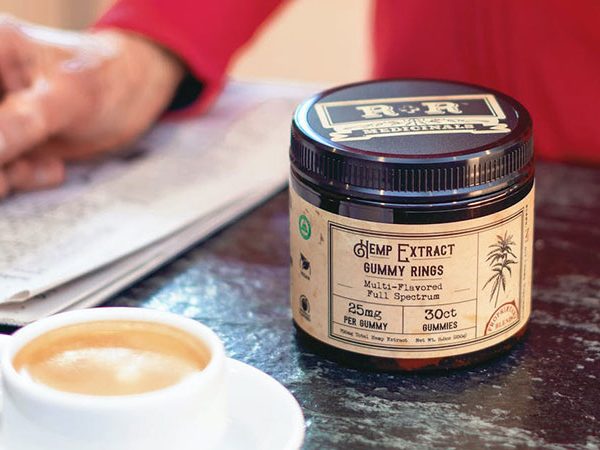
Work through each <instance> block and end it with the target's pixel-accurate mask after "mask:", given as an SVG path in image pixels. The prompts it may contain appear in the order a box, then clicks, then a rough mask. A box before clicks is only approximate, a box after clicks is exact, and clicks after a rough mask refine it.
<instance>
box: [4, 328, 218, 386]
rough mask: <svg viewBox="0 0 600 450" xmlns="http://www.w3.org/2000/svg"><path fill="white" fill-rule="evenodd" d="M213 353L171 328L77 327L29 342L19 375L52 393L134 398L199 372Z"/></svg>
mask: <svg viewBox="0 0 600 450" xmlns="http://www.w3.org/2000/svg"><path fill="white" fill-rule="evenodd" d="M209 359H210V353H209V351H208V349H207V348H206V346H205V345H204V344H203V343H202V342H201V341H200V340H198V339H197V338H195V337H194V336H191V335H190V334H188V333H186V332H184V331H182V330H179V329H177V328H174V327H172V326H169V325H164V324H160V323H153V322H142V321H133V320H120V321H117V320H108V321H97V322H88V323H85V324H74V325H69V326H65V327H62V328H58V329H55V330H51V331H49V332H47V333H45V334H42V335H41V336H39V337H37V338H35V339H34V340H32V341H31V342H29V343H27V345H25V346H24V347H23V348H22V349H21V350H19V352H18V353H17V355H16V356H15V358H14V359H13V365H14V367H15V369H16V370H17V372H18V373H19V374H21V375H22V376H24V377H27V378H29V379H31V380H32V381H34V382H35V383H39V384H42V385H45V386H48V387H51V388H53V389H57V390H59V391H64V392H73V393H77V394H87V395H131V394H141V393H144V392H150V391H155V390H158V389H163V388H166V387H168V386H172V385H174V384H177V383H179V382H180V381H182V380H183V379H185V378H187V377H190V376H193V375H196V374H198V373H200V372H201V371H202V370H203V369H204V368H205V367H206V365H207V364H208V361H209Z"/></svg>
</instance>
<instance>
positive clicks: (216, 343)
mask: <svg viewBox="0 0 600 450" xmlns="http://www.w3.org/2000/svg"><path fill="white" fill-rule="evenodd" d="M225 362H226V358H225V351H224V348H223V344H222V342H221V341H220V339H219V338H218V337H217V335H216V334H215V333H214V332H213V331H212V330H210V329H209V328H208V327H206V326H204V325H202V324H200V323H198V322H196V321H194V320H191V319H187V318H185V317H181V316H177V315H175V314H170V313H164V312H159V311H152V310H147V309H141V308H95V309H88V310H81V311H74V312H67V313H63V314H57V315H56V316H52V317H49V318H46V319H42V320H40V321H38V322H35V323H33V324H31V325H28V326H26V327H23V328H22V329H20V330H18V331H17V332H15V334H14V335H12V336H10V337H7V338H6V341H4V342H3V349H2V358H1V364H0V366H1V370H2V379H3V380H2V381H3V382H2V394H3V405H2V428H1V431H0V433H1V434H2V436H1V438H0V450H4V449H10V450H39V449H60V450H107V449H110V450H164V449H165V448H173V449H177V450H197V449H198V448H202V449H214V448H218V447H219V443H220V442H221V440H222V437H223V434H224V431H225V428H226V425H227V422H226V416H227V413H226V408H227V395H226V379H227V377H226V365H225Z"/></svg>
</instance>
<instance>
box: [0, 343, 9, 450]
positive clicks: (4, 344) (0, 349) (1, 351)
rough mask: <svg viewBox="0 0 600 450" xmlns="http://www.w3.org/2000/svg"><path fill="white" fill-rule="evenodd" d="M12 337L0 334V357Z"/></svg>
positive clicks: (0, 449) (0, 410)
mask: <svg viewBox="0 0 600 450" xmlns="http://www.w3.org/2000/svg"><path fill="white" fill-rule="evenodd" d="M11 339H12V336H11V335H10V334H0V355H2V354H3V353H4V349H5V347H6V346H7V345H8V343H9V342H10V341H11ZM1 380H2V378H1V372H0V381H1ZM2 397H3V395H2V389H0V424H1V423H2V400H3V399H2ZM0 450H2V447H1V446H0Z"/></svg>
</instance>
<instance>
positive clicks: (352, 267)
mask: <svg viewBox="0 0 600 450" xmlns="http://www.w3.org/2000/svg"><path fill="white" fill-rule="evenodd" d="M533 200H534V190H533V189H532V191H531V192H530V193H529V194H528V195H527V196H526V197H525V198H524V199H523V200H521V201H520V202H519V203H517V204H515V205H513V206H511V207H510V208H507V209H505V210H503V211H500V212H497V213H494V214H491V215H489V216H486V217H481V218H477V219H470V220H464V221H459V222H451V223H441V224H423V225H402V224H384V223H379V222H369V221H364V220H358V219H351V218H348V217H344V216H340V215H337V214H333V213H330V212H327V211H325V210H322V209H320V208H317V207H315V206H313V205H311V204H310V203H308V202H307V201H305V200H304V199H302V198H301V197H300V196H299V195H298V194H297V193H296V192H295V191H294V190H293V188H292V189H290V227H291V229H290V231H291V233H290V239H291V260H292V267H291V303H292V311H293V316H294V319H295V321H296V323H297V324H298V325H299V326H300V327H301V328H302V329H303V330H304V331H306V332H307V333H308V334H310V335H311V336H313V337H315V338H317V339H319V340H320V341H323V342H326V343H328V344H330V345H332V346H334V347H338V348H341V349H345V350H349V351H353V352H355V353H362V354H366V355H374V356H383V357H390V358H432V357H441V356H452V355H460V354H465V353H469V352H473V351H476V350H481V349H484V348H488V347H491V346H492V345H494V344H497V343H499V342H502V341H504V340H506V339H507V338H509V337H510V336H512V335H514V334H516V333H517V331H519V329H521V327H522V326H523V325H524V324H525V322H526V321H527V320H528V318H529V315H530V313H531V276H532V243H533Z"/></svg>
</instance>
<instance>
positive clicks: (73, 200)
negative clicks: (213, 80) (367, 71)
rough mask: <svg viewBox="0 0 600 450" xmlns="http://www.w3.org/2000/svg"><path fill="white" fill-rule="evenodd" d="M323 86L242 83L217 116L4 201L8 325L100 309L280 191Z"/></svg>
mask: <svg viewBox="0 0 600 450" xmlns="http://www.w3.org/2000/svg"><path fill="white" fill-rule="evenodd" d="M312 92H313V89H311V88H308V87H303V86H302V87H301V86H284V85H276V84H257V83H232V84H231V85H230V86H229V87H228V88H227V89H226V90H225V92H224V93H223V95H222V96H221V98H220V99H219V101H218V102H217V105H216V106H215V107H214V108H213V109H212V110H211V111H210V112H209V113H208V114H206V115H204V116H202V117H198V118H194V119H191V120H188V121H180V122H171V123H164V124H161V125H159V126H157V127H156V128H155V129H154V130H153V131H152V132H151V133H150V134H149V135H148V136H146V137H145V138H144V139H142V140H141V141H140V142H139V143H138V144H137V145H136V146H135V148H134V149H132V150H131V151H129V152H127V153H124V154H122V155H116V156H114V157H112V158H110V159H107V160H106V161H103V162H96V163H87V164H82V165H79V166H76V167H72V168H71V170H70V172H69V177H68V181H67V183H66V184H65V185H64V186H62V187H60V188H58V189H54V190H50V191H42V192H36V193H30V194H22V195H19V196H16V197H13V198H11V199H9V200H7V201H4V202H2V203H0V323H5V324H14V325H21V324H25V323H29V322H31V321H34V320H37V319H38V318H40V317H43V316H46V315H49V314H53V313H56V312H59V311H61V310H65V309H68V308H74V307H88V306H92V305H95V304H98V303H100V302H101V301H103V300H105V299H106V298H107V297H108V296H110V295H112V294H114V293H115V292H117V291H118V290H119V289H122V288H124V287H126V286H128V285H130V284H131V283H133V282H134V281H135V280H136V279H139V278H140V277H142V276H144V275H145V274H147V273H148V272H149V271H151V270H154V269H155V268H157V267H158V266H160V265H161V264H164V262H166V261H168V260H169V259H171V258H173V257H174V256H176V255H177V254H178V253H180V252H181V251H183V250H185V249H186V248H188V247H190V246H191V245H193V244H194V243H195V242H197V241H198V240H199V239H202V238H203V237H205V236H207V235H209V234H210V233H212V232H214V231H215V230H216V229H218V228H219V227H222V226H223V225H225V224H226V223H228V222H230V221H231V220H234V219H235V218H236V217H238V216H239V215H240V214H243V213H244V212H246V211H248V210H249V209H251V208H252V207H254V206H256V205H257V204H258V203H260V202H261V201H263V200H264V199H265V198H267V197H268V196H270V195H272V194H273V193H275V192H276V191H278V190H280V189H281V188H282V187H283V186H284V185H285V183H286V181H287V176H288V175H287V174H288V156H287V155H288V152H287V148H288V145H289V126H290V119H291V115H292V113H293V110H294V108H295V106H296V105H297V104H298V102H299V101H300V100H301V99H302V98H304V97H306V96H307V95H310V94H311V93H312Z"/></svg>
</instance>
